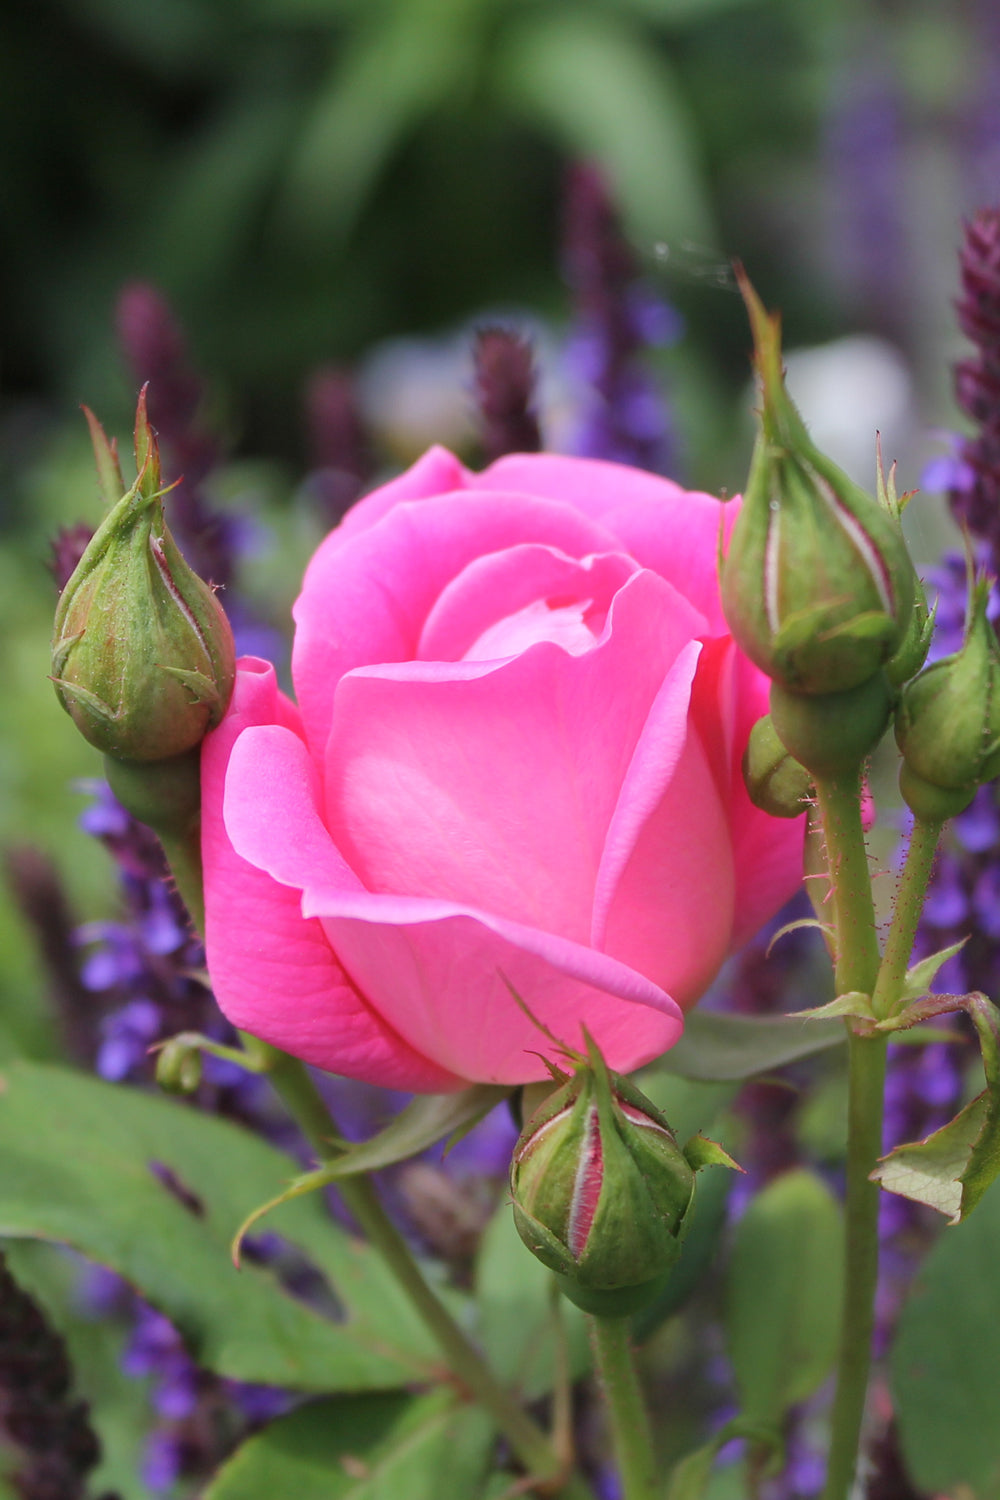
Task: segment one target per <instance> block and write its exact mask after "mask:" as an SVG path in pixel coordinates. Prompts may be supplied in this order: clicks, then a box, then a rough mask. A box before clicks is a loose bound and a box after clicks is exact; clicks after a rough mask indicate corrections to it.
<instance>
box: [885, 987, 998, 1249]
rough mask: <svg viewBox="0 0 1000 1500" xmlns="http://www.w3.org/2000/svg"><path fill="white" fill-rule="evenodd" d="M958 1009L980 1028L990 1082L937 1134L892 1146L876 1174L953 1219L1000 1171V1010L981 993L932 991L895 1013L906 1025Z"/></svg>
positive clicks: (905, 1194)
mask: <svg viewBox="0 0 1000 1500" xmlns="http://www.w3.org/2000/svg"><path fill="white" fill-rule="evenodd" d="M955 1010H963V1011H965V1012H966V1013H967V1014H968V1015H969V1016H970V1017H971V1019H972V1022H973V1024H974V1025H975V1028H976V1031H977V1032H978V1034H979V1043H980V1047H981V1049H982V1057H983V1070H984V1072H985V1074H986V1083H987V1087H986V1088H985V1089H984V1091H983V1092H982V1093H981V1094H979V1095H977V1097H976V1098H975V1099H973V1100H972V1102H971V1103H969V1104H967V1105H966V1106H965V1108H964V1109H962V1110H960V1111H959V1113H958V1114H957V1115H956V1116H955V1118H954V1119H953V1120H949V1121H948V1123H947V1125H942V1127H941V1129H940V1130H935V1131H934V1133H933V1135H929V1136H928V1137H927V1138H926V1139H925V1140H922V1141H908V1142H907V1143H906V1144H905V1145H902V1146H897V1147H896V1148H895V1150H893V1151H890V1152H889V1153H888V1155H887V1156H884V1157H883V1158H882V1160H881V1161H880V1162H879V1164H878V1166H877V1167H876V1168H875V1170H874V1171H873V1172H872V1174H871V1176H872V1180H873V1181H875V1182H880V1183H881V1184H882V1186H883V1187H884V1188H885V1189H886V1191H887V1192H890V1193H898V1194H899V1195H900V1196H901V1197H903V1198H911V1199H913V1200H914V1201H915V1202H917V1203H926V1204H928V1205H929V1206H930V1207H931V1208H936V1209H937V1210H938V1212H939V1213H942V1214H946V1215H947V1217H948V1219H949V1221H950V1222H951V1223H952V1224H957V1223H958V1222H959V1220H961V1219H964V1218H966V1217H967V1216H968V1215H969V1214H970V1213H971V1212H972V1210H973V1209H974V1208H975V1206H976V1204H977V1203H978V1202H979V1201H980V1199H981V1198H982V1196H983V1194H984V1193H985V1191H986V1189H987V1188H988V1187H989V1185H990V1183H991V1182H993V1180H994V1179H995V1178H996V1177H997V1176H998V1175H1000V1011H998V1010H997V1008H996V1006H995V1005H993V1004H992V1002H991V1001H989V1000H987V998H986V996H985V995H981V994H978V993H975V994H971V995H930V996H928V997H927V999H926V1000H918V1001H914V1002H913V1003H912V1004H910V1005H909V1006H908V1007H907V1008H906V1010H905V1011H904V1012H903V1013H902V1015H900V1016H899V1017H897V1018H896V1019H897V1020H898V1021H899V1022H900V1023H901V1024H902V1025H904V1026H906V1025H913V1024H915V1023H916V1022H917V1021H920V1020H923V1019H924V1017H926V1016H935V1015H941V1014H944V1013H946V1012H949V1011H955Z"/></svg>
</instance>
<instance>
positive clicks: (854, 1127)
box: [823, 1033, 886, 1500]
mask: <svg viewBox="0 0 1000 1500" xmlns="http://www.w3.org/2000/svg"><path fill="white" fill-rule="evenodd" d="M848 1047H849V1066H850V1094H849V1100H848V1120H847V1198H846V1205H845V1262H844V1308H843V1314H842V1317H843V1322H842V1324H841V1337H840V1356H839V1363H838V1367H837V1393H836V1395H835V1397H834V1402H833V1422H832V1428H831V1438H830V1456H829V1461H828V1468H827V1474H826V1487H825V1488H824V1490H823V1500H846V1497H847V1496H848V1495H849V1494H850V1493H851V1489H852V1487H853V1484H854V1476H855V1472H856V1469H857V1463H858V1447H859V1443H860V1439H861V1428H862V1423H863V1421H864V1414H865V1396H866V1393H867V1390H868V1373H869V1369H870V1367H871V1346H872V1333H873V1331H874V1327H875V1288H876V1285H877V1282H878V1248H879V1247H878V1204H879V1187H878V1184H877V1183H875V1182H870V1181H869V1180H868V1179H869V1173H870V1172H871V1170H872V1168H873V1167H874V1165H875V1162H876V1160H877V1158H878V1157H879V1155H880V1154H881V1151H882V1108H883V1097H884V1091H885V1060H886V1039H885V1037H881V1036H857V1035H855V1034H853V1033H851V1034H849V1036H848Z"/></svg>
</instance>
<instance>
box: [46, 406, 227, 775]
mask: <svg viewBox="0 0 1000 1500" xmlns="http://www.w3.org/2000/svg"><path fill="white" fill-rule="evenodd" d="M91 430H92V434H93V436H94V446H95V453H96V456H97V462H98V472H99V474H100V476H101V481H102V486H103V487H104V488H105V489H107V488H108V486H109V485H112V484H113V485H115V487H117V488H118V493H119V494H120V493H121V489H120V471H119V470H118V466H117V455H116V454H115V452H114V449H113V447H112V446H111V445H110V444H109V443H108V442H107V439H106V438H105V436H104V433H103V432H102V431H101V429H100V427H99V426H98V424H97V423H96V422H93V423H92V429H91ZM135 454H136V468H137V470H138V478H137V479H136V482H135V484H134V485H133V486H132V488H131V489H130V490H129V491H128V492H127V493H126V494H124V495H123V496H122V497H121V499H119V500H118V501H117V504H115V506H114V508H113V510H112V511H111V514H110V515H109V516H108V517H107V519H106V520H105V522H104V524H103V525H102V526H101V528H100V529H99V531H98V532H97V533H96V535H95V536H94V538H93V540H92V541H91V542H90V544H89V546H88V547H87V549H86V551H85V552H84V554H83V556H82V558H81V559H80V562H79V564H78V565H77V568H76V570H75V572H74V573H73V576H72V577H71V579H70V581H69V583H68V584H67V585H66V587H65V589H64V590H63V592H62V595H61V596H60V599H59V606H58V609H57V610H56V619H55V632H54V638H53V644H52V677H53V681H54V683H55V687H56V692H57V694H58V696H59V700H60V702H61V703H62V705H63V707H64V708H65V709H66V711H67V713H69V714H70V715H71V717H72V718H73V720H74V722H75V723H76V725H77V727H78V728H79V730H80V732H81V733H82V734H83V735H84V737H85V738H86V739H88V740H89V741H90V743H91V744H92V745H96V746H97V748H98V749H99V750H103V751H104V752H105V754H106V755H109V756H112V757H114V758H116V759H119V760H127V761H153V760H155V761H159V760H166V759H169V758H172V757H174V756H178V755H181V754H183V753H184V752H185V751H187V750H190V749H192V748H193V747H194V746H196V745H198V744H199V743H200V741H201V740H202V739H203V738H204V736H205V734H206V732H207V731H208V730H209V729H211V728H212V727H213V726H214V725H216V724H217V723H218V722H219V720H220V719H221V718H222V715H223V713H224V712H225V709H226V706H227V704H228V702H229V697H230V694H231V693H232V688H233V681H234V675H235V651H234V647H233V637H232V631H231V630H230V628H229V622H228V621H227V619H226V616H225V614H224V613H223V610H222V608H221V606H220V605H219V603H218V601H217V600H216V598H215V595H214V594H213V592H212V590H211V589H210V588H209V587H208V585H207V584H205V583H203V582H202V580H201V579H200V578H199V577H198V576H197V574H196V573H194V572H192V570H191V568H189V567H188V565H187V563H186V562H185V561H184V558H183V557H182V556H181V554H180V552H179V551H178V549H177V546H176V544H175V543H174V540H173V538H172V537H171V535H170V532H169V531H168V530H167V526H166V522H165V520H164V516H163V503H162V494H163V492H162V491H161V488H160V462H159V455H158V452H157V447H156V439H155V437H154V436H153V433H152V430H151V428H150V426H149V422H148V420H147V418H146V401H145V391H143V393H142V395H141V396H140V397H139V406H138V410H137V413H136V426H135Z"/></svg>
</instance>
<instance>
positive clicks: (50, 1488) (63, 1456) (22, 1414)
mask: <svg viewBox="0 0 1000 1500" xmlns="http://www.w3.org/2000/svg"><path fill="white" fill-rule="evenodd" d="M0 1433H3V1435H4V1436H5V1437H6V1438H8V1439H9V1440H10V1441H11V1442H12V1443H13V1444H14V1446H15V1450H16V1452H17V1453H18V1459H16V1460H15V1464H16V1468H15V1472H14V1476H13V1482H14V1486H15V1490H16V1493H17V1494H18V1495H20V1496H21V1497H22V1500H85V1495H86V1478H87V1475H88V1473H89V1472H90V1470H91V1469H92V1468H93V1467H94V1465H95V1464H96V1463H97V1462H98V1460H99V1458H100V1451H101V1450H100V1444H99V1442H98V1439H97V1435H96V1434H95V1432H94V1430H93V1428H92V1426H91V1424H90V1418H89V1415H88V1410H87V1405H86V1403H85V1402H83V1401H78V1400H75V1399H74V1397H73V1395H72V1392H71V1371H70V1366H69V1361H68V1359H67V1356H66V1347H65V1344H64V1342H63V1340H62V1338H61V1337H60V1335H59V1334H58V1333H56V1332H55V1330H54V1329H53V1328H52V1327H51V1326H50V1325H49V1322H48V1320H47V1318H46V1316H45V1314H44V1312H43V1311H42V1309H41V1307H40V1306H39V1305H38V1303H37V1302H36V1301H35V1300H34V1299H33V1298H32V1297H30V1296H29V1295H28V1293H27V1292H25V1291H24V1290H23V1288H22V1287H20V1286H19V1285H18V1284H17V1282H16V1281H15V1280H14V1277H13V1276H12V1275H11V1273H10V1271H9V1270H8V1268H7V1266H6V1265H5V1263H4V1260H3V1257H2V1256H0ZM102 1500H115V1497H113V1496H109V1495H108V1496H104V1497H102Z"/></svg>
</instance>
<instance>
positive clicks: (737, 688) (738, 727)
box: [692, 640, 804, 948]
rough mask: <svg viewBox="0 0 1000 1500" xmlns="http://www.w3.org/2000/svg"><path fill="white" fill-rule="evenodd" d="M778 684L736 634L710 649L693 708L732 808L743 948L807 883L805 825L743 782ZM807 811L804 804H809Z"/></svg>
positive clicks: (736, 933) (736, 931)
mask: <svg viewBox="0 0 1000 1500" xmlns="http://www.w3.org/2000/svg"><path fill="white" fill-rule="evenodd" d="M769 692H770V683H769V681H768V679H767V678H766V677H765V676H764V674H763V672H760V671H758V669H757V668H756V667H755V666H754V665H753V663H752V662H750V661H748V660H747V658H746V657H745V656H744V655H743V654H742V652H740V651H739V650H738V649H737V647H736V645H735V643H734V642H733V641H732V640H718V641H712V642H710V643H709V644H708V646H707V647H706V649H705V651H704V653H703V656H702V660H701V663H700V665H699V668H698V674H697V676H696V678H695V684H694V692H693V695H692V713H693V716H694V720H695V723H696V724H697V725H698V726H699V729H700V732H701V737H702V742H703V743H704V744H705V745H706V748H707V749H708V752H709V762H710V765H711V767H712V771H713V774H714V776H715V781H716V786H717V787H718V790H719V795H720V797H721V799H722V805H723V807H724V808H725V809H726V819H727V822H728V826H729V836H730V839H731V842H732V848H733V866H734V869H735V873H736V893H735V903H734V927H733V936H732V945H733V947H734V948H738V947H740V946H741V945H742V944H743V943H745V942H746V941H747V939H748V938H751V937H752V936H753V934H754V933H755V932H756V931H757V929H758V928H759V927H760V926H761V925H762V924H763V923H764V922H766V921H767V919H768V918H769V917H771V916H773V914H774V913H775V912H776V911H777V910H778V909H779V907H781V906H783V905H784V903H785V902H786V901H787V900H789V898H790V897H791V896H793V895H794V893H795V891H796V890H797V889H798V887H799V886H800V885H801V883H802V846H803V837H804V824H803V822H802V821H801V820H799V819H795V818H772V817H771V816H770V815H769V814H768V813H765V812H761V810H760V809H759V808H757V807H754V805H753V803H752V802H751V801H750V798H749V796H748V795H747V790H746V787H745V785H744V782H743V752H744V750H745V749H746V743H747V739H748V738H749V735H750V730H751V728H752V727H753V725H754V724H755V723H756V722H757V720H758V719H759V718H761V717H762V716H763V715H764V714H766V713H767V711H768V695H769ZM803 811H804V809H803Z"/></svg>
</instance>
